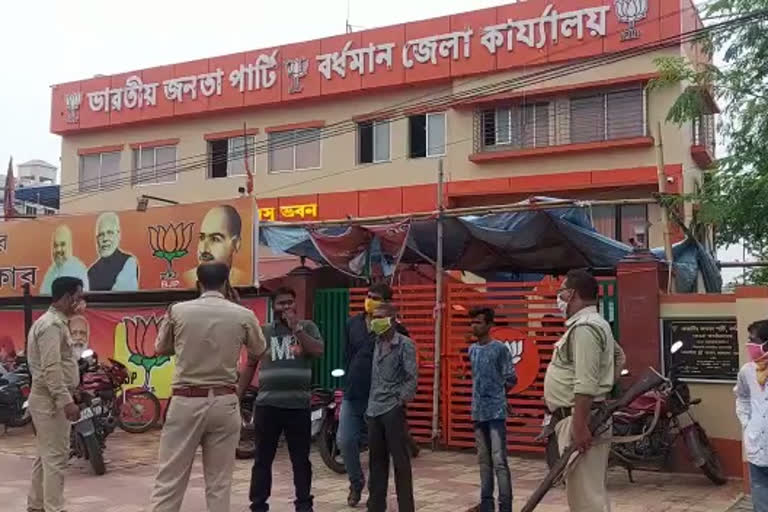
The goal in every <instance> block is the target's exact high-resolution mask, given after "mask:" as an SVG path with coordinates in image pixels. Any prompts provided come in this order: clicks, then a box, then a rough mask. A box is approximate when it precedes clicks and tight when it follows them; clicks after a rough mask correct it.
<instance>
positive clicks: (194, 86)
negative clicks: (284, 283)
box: [51, 0, 697, 134]
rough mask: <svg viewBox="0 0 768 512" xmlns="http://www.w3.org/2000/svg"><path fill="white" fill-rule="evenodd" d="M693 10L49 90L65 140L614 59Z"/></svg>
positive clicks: (393, 39)
mask: <svg viewBox="0 0 768 512" xmlns="http://www.w3.org/2000/svg"><path fill="white" fill-rule="evenodd" d="M696 16H697V14H696V11H695V9H694V7H693V5H692V4H691V3H690V2H688V1H686V0H677V1H675V0H541V1H528V2H517V3H514V4H510V5H504V6H499V7H494V8H489V9H483V10H479V11H472V12H465V13H459V14H455V15H451V16H444V17H440V18H434V19H429V20H422V21H416V22H411V23H405V24H401V25H394V26H390V27H382V28H375V29H371V30H365V31H361V32H353V33H350V34H345V35H340V36H334V37H330V38H325V39H320V40H314V41H306V42H301V43H294V44H288V45H283V46H279V47H273V48H267V49H261V50H254V51H249V52H242V53H237V54H232V55H225V56H221V57H215V58H210V59H201V60H197V61H192V62H185V63H181V64H174V65H167V66H160V67H155V68H151V69H144V70H138V71H134V72H130V73H124V74H120V75H113V76H98V77H95V78H91V79H87V80H82V81H77V82H69V83H65V84H59V85H56V86H54V87H53V101H52V112H51V131H53V132H54V133H60V134H61V133H67V132H74V131H78V130H83V129H92V128H98V127H107V126H114V125H122V124H125V123H133V122H142V121H148V120H155V119H163V118H169V117H173V116H180V115H189V114H200V113H203V112H215V111H218V110H224V109H233V108H239V107H250V106H256V105H266V104H274V103H280V102H287V101H293V100H297V99H306V98H312V97H318V96H323V95H332V94H339V93H349V92H359V91H362V90H365V91H369V90H371V89H376V88H382V87H392V86H403V85H416V84H419V83H424V82H431V81H435V80H441V79H452V78H459V77H466V76H471V75H478V74H486V73H492V72H497V71H504V70H508V69H514V68H524V67H535V66H541V65H546V64H554V63H559V62H564V61H568V60H574V59H581V58H585V57H592V56H597V55H602V54H608V53H614V52H619V51H622V50H626V49H628V48H632V47H636V46H638V45H645V44H651V43H658V42H659V41H660V40H663V39H665V38H671V37H674V36H678V35H679V34H680V31H681V26H682V25H685V23H682V21H683V20H686V19H688V18H691V17H694V18H695V17H696Z"/></svg>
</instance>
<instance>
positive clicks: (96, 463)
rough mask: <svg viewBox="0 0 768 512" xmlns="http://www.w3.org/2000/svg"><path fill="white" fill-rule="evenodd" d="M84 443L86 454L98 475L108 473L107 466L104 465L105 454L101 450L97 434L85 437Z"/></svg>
mask: <svg viewBox="0 0 768 512" xmlns="http://www.w3.org/2000/svg"><path fill="white" fill-rule="evenodd" d="M83 444H84V445H85V456H86V457H88V462H89V463H90V464H91V468H92V469H93V472H94V473H95V474H97V475H103V474H104V473H106V472H107V467H106V466H105V465H104V454H103V453H102V452H101V445H100V444H99V440H98V439H96V436H88V437H85V438H83Z"/></svg>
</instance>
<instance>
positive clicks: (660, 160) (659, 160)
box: [656, 121, 675, 293]
mask: <svg viewBox="0 0 768 512" xmlns="http://www.w3.org/2000/svg"><path fill="white" fill-rule="evenodd" d="M656 174H657V177H658V179H659V195H660V196H661V198H662V201H661V203H660V204H659V206H660V207H661V225H662V228H663V229H664V254H665V256H666V259H667V263H668V266H669V274H668V278H667V293H672V292H673V291H674V290H675V285H674V283H673V281H672V264H673V263H674V257H673V255H672V236H671V234H670V232H669V212H668V211H667V205H666V204H664V201H663V199H664V195H665V193H666V188H667V173H666V171H665V169H664V142H663V140H662V135H661V121H659V122H658V123H657V125H656Z"/></svg>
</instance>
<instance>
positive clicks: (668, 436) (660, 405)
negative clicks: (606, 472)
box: [547, 341, 727, 485]
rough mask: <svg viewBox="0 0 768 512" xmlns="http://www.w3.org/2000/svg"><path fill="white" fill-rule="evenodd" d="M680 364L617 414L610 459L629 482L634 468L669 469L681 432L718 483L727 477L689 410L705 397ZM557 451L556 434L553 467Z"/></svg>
mask: <svg viewBox="0 0 768 512" xmlns="http://www.w3.org/2000/svg"><path fill="white" fill-rule="evenodd" d="M682 347H683V343H682V342H681V341H677V342H675V343H674V344H673V345H672V347H671V353H672V354H674V353H676V352H678V351H679V350H680V349H681V348H682ZM677 369H678V367H677V366H676V365H673V366H672V367H671V368H670V373H669V377H668V378H667V379H666V380H665V381H664V383H663V384H662V385H661V386H660V387H659V388H657V389H655V390H652V391H650V392H648V393H646V394H645V395H642V396H640V397H639V398H637V399H636V400H635V401H633V402H632V403H631V404H630V405H629V407H627V408H626V409H623V410H620V411H618V412H617V413H615V414H614V415H613V437H614V438H615V439H616V441H615V442H614V444H613V445H612V446H611V454H610V459H609V465H612V466H619V467H623V468H624V469H626V470H627V475H628V478H629V480H630V482H634V478H633V476H632V471H633V470H642V471H663V470H664V469H667V468H668V467H669V462H670V460H671V457H672V452H673V448H674V446H675V443H676V442H677V441H678V440H679V439H681V438H682V440H683V443H684V445H685V447H686V449H687V452H688V455H689V456H690V458H691V460H692V461H693V463H694V465H695V466H696V467H697V468H699V470H700V471H701V472H702V473H704V475H706V476H707V478H709V479H710V480H711V481H712V482H713V483H714V484H716V485H723V484H725V483H726V481H727V480H726V478H725V475H724V474H723V468H722V464H721V462H720V458H719V456H718V455H717V452H716V451H715V449H714V447H713V446H712V444H711V443H710V441H709V438H708V437H707V433H706V431H705V430H704V428H703V427H702V426H701V425H700V424H699V422H698V421H697V420H696V418H694V416H693V414H692V412H691V410H690V409H691V407H692V406H694V405H698V404H700V403H701V399H691V392H690V389H689V387H688V385H687V384H686V383H685V382H682V381H681V380H680V379H679V378H678V376H677ZM622 374H623V375H627V374H628V373H625V372H622ZM622 438H623V439H622ZM558 455H559V451H558V448H557V439H556V437H555V436H552V437H550V440H549V443H548V445H547V462H548V464H549V465H550V467H551V465H552V463H553V462H554V461H555V460H557V456H558Z"/></svg>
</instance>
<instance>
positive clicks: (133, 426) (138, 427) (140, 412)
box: [117, 390, 161, 434]
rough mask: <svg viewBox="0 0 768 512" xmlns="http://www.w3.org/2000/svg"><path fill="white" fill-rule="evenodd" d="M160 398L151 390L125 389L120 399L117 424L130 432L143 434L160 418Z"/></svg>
mask: <svg viewBox="0 0 768 512" xmlns="http://www.w3.org/2000/svg"><path fill="white" fill-rule="evenodd" d="M160 410H161V407H160V400H158V399H157V397H156V396H155V394H154V393H152V392H151V391H146V390H145V391H137V392H131V391H126V394H125V395H124V396H123V397H122V398H121V400H120V410H119V411H118V416H117V424H118V425H119V426H120V428H121V429H123V430H125V431H126V432H129V433H131V434H143V433H144V432H147V431H149V430H151V429H152V427H154V426H155V425H156V424H157V422H158V420H159V419H160Z"/></svg>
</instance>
